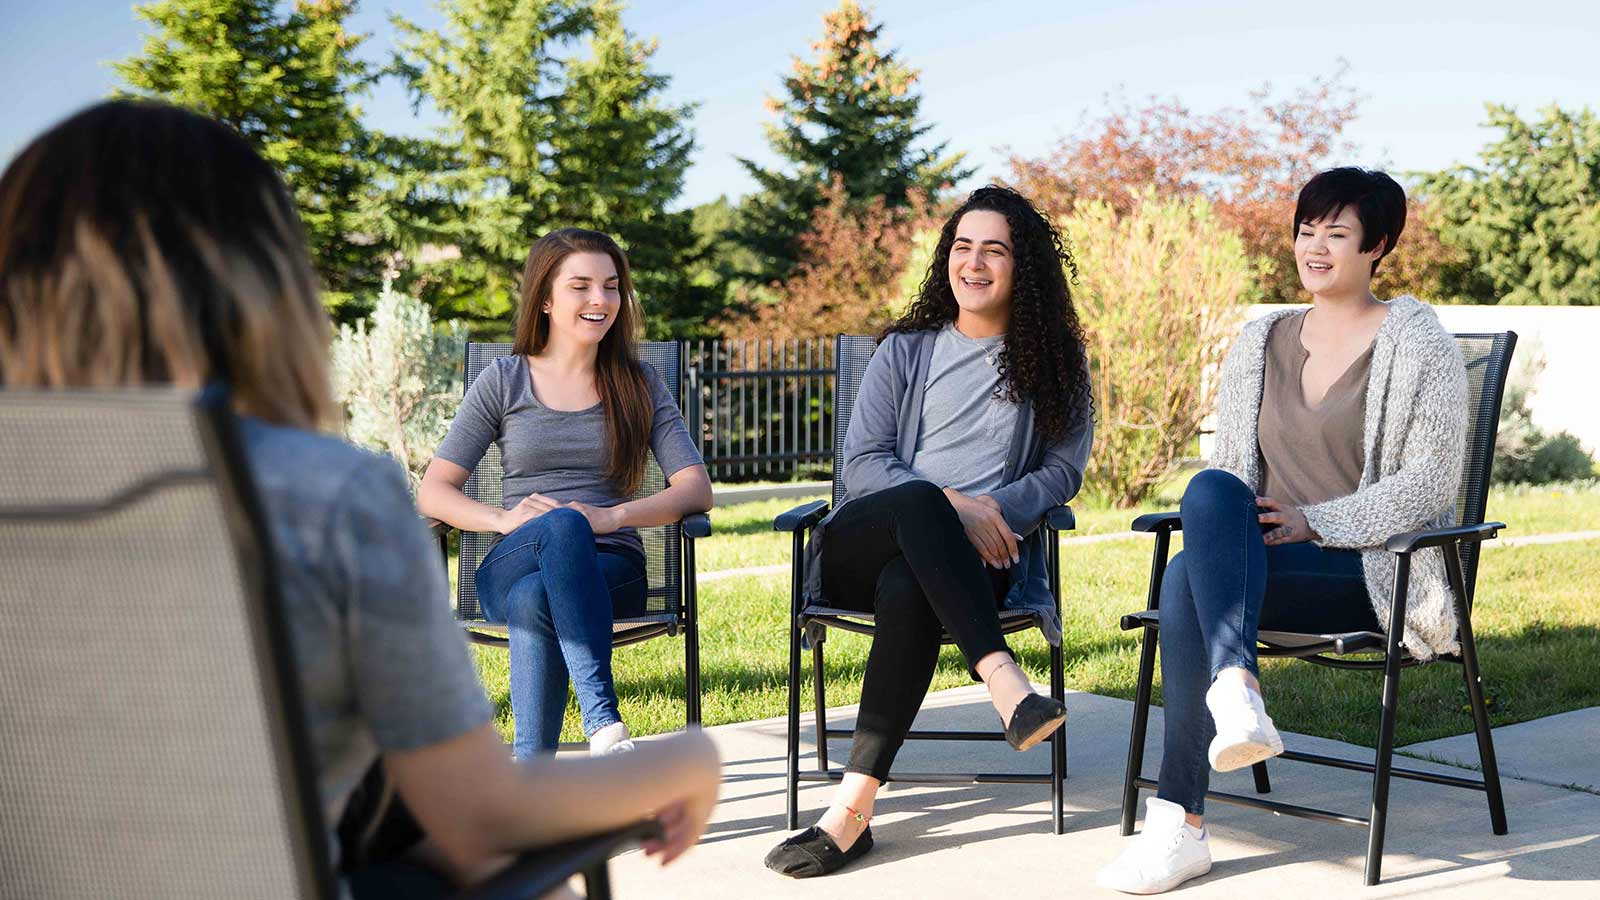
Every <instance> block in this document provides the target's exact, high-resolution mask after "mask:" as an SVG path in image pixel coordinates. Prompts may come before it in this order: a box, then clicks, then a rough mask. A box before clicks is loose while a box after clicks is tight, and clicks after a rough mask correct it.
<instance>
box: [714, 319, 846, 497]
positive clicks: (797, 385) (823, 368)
mask: <svg viewBox="0 0 1600 900" xmlns="http://www.w3.org/2000/svg"><path fill="white" fill-rule="evenodd" d="M683 350H684V361H685V364H686V369H687V374H686V379H687V381H686V383H685V385H684V388H685V389H684V394H683V407H684V418H685V419H686V420H687V422H688V425H689V433H690V435H692V436H694V437H696V438H698V439H699V441H700V452H701V454H702V455H703V456H704V457H705V460H706V468H707V469H708V470H709V471H710V473H711V477H712V479H714V480H717V481H738V480H759V479H769V478H770V479H785V478H789V477H791V476H793V475H794V474H795V473H796V472H804V471H808V470H809V471H813V472H820V473H821V474H819V477H823V478H826V477H828V476H827V474H826V472H827V470H828V469H829V467H830V466H831V464H832V459H833V372H834V365H833V340H832V339H831V338H807V339H803V340H799V339H796V340H787V341H720V340H719V341H685V342H684V347H683Z"/></svg>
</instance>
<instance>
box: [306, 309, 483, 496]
mask: <svg viewBox="0 0 1600 900" xmlns="http://www.w3.org/2000/svg"><path fill="white" fill-rule="evenodd" d="M465 341H466V337H465V333H464V331H463V329H462V328H461V326H460V323H457V322H449V323H446V324H444V325H439V326H436V325H435V324H434V322H433V315H432V313H431V312H430V311H429V309H428V306H427V304H425V303H423V302H422V301H420V300H417V299H416V298H414V297H408V296H406V295H405V294H402V293H399V292H398V291H395V290H393V289H391V288H390V286H389V285H388V284H387V283H385V284H384V286H383V293H381V294H380V295H379V296H378V301H377V303H376V304H375V305H374V306H373V309H372V315H371V316H370V317H368V318H366V319H362V320H360V321H358V322H356V323H355V325H354V327H352V326H350V325H342V326H340V327H339V334H338V336H337V337H335V338H334V342H333V380H334V390H335V394H336V395H337V397H338V399H339V402H340V403H342V404H343V405H344V410H345V422H346V430H345V435H346V437H348V438H349V439H350V440H351V441H353V442H355V443H357V444H360V445H361V446H363V447H366V448H368V449H370V450H376V451H378V452H380V453H387V454H389V455H390V456H393V457H394V458H395V459H397V460H399V461H400V462H401V464H402V465H404V466H405V467H406V471H407V472H408V473H409V474H410V476H411V487H412V489H413V490H415V489H416V486H417V485H418V484H419V483H421V481H422V473H423V470H425V469H426V468H427V467H428V462H429V460H431V459H432V458H433V451H434V450H436V449H438V447H439V442H440V441H441V440H443V439H444V433H445V430H446V429H447V428H449V426H450V420H451V419H453V418H454V417H455V413H456V407H457V405H458V404H459V403H460V402H461V367H462V353H463V350H464V348H465Z"/></svg>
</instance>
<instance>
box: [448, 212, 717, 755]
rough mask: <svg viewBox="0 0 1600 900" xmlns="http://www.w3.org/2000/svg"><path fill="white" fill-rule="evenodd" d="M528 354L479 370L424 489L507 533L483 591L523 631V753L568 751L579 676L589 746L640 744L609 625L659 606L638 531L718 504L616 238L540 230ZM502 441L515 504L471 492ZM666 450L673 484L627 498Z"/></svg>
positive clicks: (518, 349) (526, 310)
mask: <svg viewBox="0 0 1600 900" xmlns="http://www.w3.org/2000/svg"><path fill="white" fill-rule="evenodd" d="M521 291H522V296H521V301H520V305H519V307H518V310H517V321H516V336H515V343H514V352H513V353H512V354H511V355H509V356H505V357H501V358H500V359H497V360H495V362H494V364H493V365H491V366H489V367H488V368H486V369H484V371H483V373H482V374H480V375H479V376H478V379H477V380H476V381H474V382H473V384H472V389H471V390H470V391H468V392H467V396H466V399H465V400H463V401H462V404H461V411H460V412H459V413H457V415H456V419H455V421H454V422H453V423H451V425H450V431H449V433H448V434H446V435H445V439H444V442H443V443H441V444H440V445H439V450H438V452H437V453H435V454H434V459H433V462H431V463H430V464H429V465H428V471H427V473H426V474H424V475H423V478H422V486H421V487H420V488H419V489H418V491H417V508H418V509H419V510H420V511H421V512H422V513H423V514H424V515H427V516H432V517H433V518H436V519H439V520H441V521H443V522H447V523H449V524H451V525H454V526H456V527H457V528H461V529H463V530H470V531H489V532H497V533H498V534H500V535H501V537H500V538H497V539H496V542H495V545H494V547H493V548H491V549H490V551H489V553H488V555H487V556H485V557H484V560H483V563H482V564H481V565H480V566H479V567H478V576H477V583H478V602H479V603H480V604H481V605H482V607H483V612H484V615H485V617H487V618H488V619H489V620H490V621H494V622H504V623H506V624H507V625H508V626H509V627H508V632H509V636H510V643H511V647H510V650H511V712H512V715H513V716H514V717H515V719H516V740H515V743H514V747H513V749H514V752H515V754H516V755H517V756H518V757H519V758H520V757H526V756H531V755H533V754H536V753H545V752H551V751H554V750H555V748H556V745H557V742H558V741H559V739H560V736H561V721H562V718H563V715H564V713H565V711H566V707H567V682H568V680H569V678H570V680H571V682H572V687H573V690H574V693H576V694H577V697H578V708H579V709H580V710H581V712H582V714H583V730H584V733H585V734H586V735H588V736H589V748H590V752H592V753H594V754H597V755H598V754H603V753H608V752H616V751H624V750H629V749H632V747H633V742H632V741H631V740H630V739H629V734H628V727H627V725H625V724H623V721H622V716H621V714H620V713H619V712H618V710H617V692H616V688H615V687H614V686H613V684H612V679H611V623H612V620H613V619H615V618H622V617H626V616H636V615H639V614H641V613H643V612H644V608H645V590H646V586H647V585H646V576H645V559H644V545H643V543H642V542H641V541H640V539H639V535H638V532H637V531H636V530H635V529H637V528H640V527H647V526H651V525H664V524H667V523H670V522H676V521H677V520H678V519H679V518H681V517H682V516H684V515H685V514H687V513H695V512H702V511H704V510H706V509H709V508H710V507H711V480H710V479H709V478H708V477H707V475H706V470H705V466H704V465H703V464H702V463H701V460H700V453H699V450H698V449H697V448H696V447H695V444H694V441H693V440H692V439H691V438H690V437H689V432H688V431H687V429H685V428H684V424H683V416H682V415H681V414H680V413H679V412H678V406H677V404H676V403H675V402H674V401H673V399H672V395H671V394H670V393H668V391H667V387H666V384H665V383H663V382H662V380H661V377H660V375H658V374H657V373H656V372H655V370H654V369H651V368H649V367H647V366H645V365H642V364H641V363H640V361H639V357H638V351H637V334H638V331H639V324H640V318H641V315H640V311H639V301H638V299H637V298H636V297H635V296H634V293H633V283H632V280H631V278H630V277H629V273H628V260H627V258H626V257H625V256H623V253H622V249H621V248H620V247H618V246H617V243H616V242H615V241H613V240H612V239H611V238H610V237H608V236H606V235H604V234H601V233H600V232H597V231H586V230H583V229H579V228H563V229H561V230H559V231H553V232H551V233H550V234H547V235H545V236H544V237H542V238H540V239H539V240H538V241H536V242H534V245H533V249H532V250H531V251H529V253H528V263H527V266H526V267H525V268H524V270H523V273H522V289H521ZM491 443H493V444H496V445H497V446H499V448H500V459H501V463H502V464H503V465H504V467H505V506H504V508H502V509H496V508H493V507H489V506H485V505H483V504H481V503H478V502H477V501H475V500H472V499H470V498H468V497H467V496H466V494H464V493H463V492H462V485H464V484H466V482H467V476H468V475H470V474H471V472H472V469H473V467H474V466H476V465H477V464H478V461H479V460H480V459H482V458H483V454H484V452H485V451H487V450H488V448H489V445H490V444H491ZM647 450H648V451H650V452H651V453H653V454H654V455H655V458H656V462H657V463H658V464H659V465H660V466H661V471H662V473H663V474H665V475H666V477H667V484H668V487H667V489H666V490H664V491H661V492H660V493H657V494H655V495H653V496H650V497H647V498H644V499H640V500H629V499H628V497H629V496H630V495H631V494H633V492H634V491H635V490H636V489H637V488H638V485H639V481H640V479H641V478H642V477H643V474H644V467H645V452H646V451H647Z"/></svg>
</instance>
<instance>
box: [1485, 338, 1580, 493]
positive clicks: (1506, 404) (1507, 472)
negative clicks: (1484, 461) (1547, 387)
mask: <svg viewBox="0 0 1600 900" xmlns="http://www.w3.org/2000/svg"><path fill="white" fill-rule="evenodd" d="M1543 371H1544V355H1543V354H1542V353H1540V352H1539V349H1538V346H1537V345H1533V346H1532V347H1530V349H1529V352H1528V354H1527V355H1526V356H1524V357H1523V362H1522V364H1521V365H1520V366H1518V367H1517V369H1516V371H1515V372H1513V373H1512V374H1511V377H1510V378H1509V379H1507V381H1506V394H1505V399H1504V401H1502V403H1501V404H1500V430H1499V432H1498V433H1497V434H1496V435H1495V441H1494V470H1493V479H1494V482H1495V483H1496V484H1549V483H1550V482H1552V481H1580V480H1582V479H1586V478H1590V477H1592V476H1593V475H1594V458H1593V457H1591V456H1590V455H1589V454H1588V453H1587V452H1586V451H1585V450H1584V449H1583V445H1582V444H1581V443H1579V442H1578V439H1577V438H1576V437H1574V436H1573V435H1572V433H1571V432H1567V431H1562V432H1558V433H1556V434H1547V433H1546V432H1545V431H1544V429H1542V428H1540V427H1539V426H1537V425H1535V424H1533V414H1532V411H1531V410H1529V408H1528V397H1529V395H1531V394H1532V393H1533V392H1534V389H1535V383H1536V382H1537V381H1538V379H1539V375H1540V373H1542V372H1543Z"/></svg>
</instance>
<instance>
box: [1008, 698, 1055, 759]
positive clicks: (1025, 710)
mask: <svg viewBox="0 0 1600 900" xmlns="http://www.w3.org/2000/svg"><path fill="white" fill-rule="evenodd" d="M1066 721H1067V707H1066V706H1065V705H1064V704H1063V703H1062V702H1061V701H1060V700H1057V699H1055V698H1053V697H1046V696H1045V695H1043V694H1029V695H1028V696H1026V697H1023V698H1022V702H1021V703H1018V704H1017V708H1016V709H1015V710H1013V711H1012V713H1011V721H1010V722H1007V723H1006V743H1008V744H1010V745H1011V749H1013V750H1027V749H1028V748H1030V747H1032V746H1034V745H1035V744H1037V743H1039V742H1040V741H1042V740H1044V739H1045V738H1047V737H1049V736H1050V733H1051V732H1053V731H1055V730H1056V729H1057V728H1060V727H1061V726H1062V724H1063V723H1065V722H1066Z"/></svg>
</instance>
